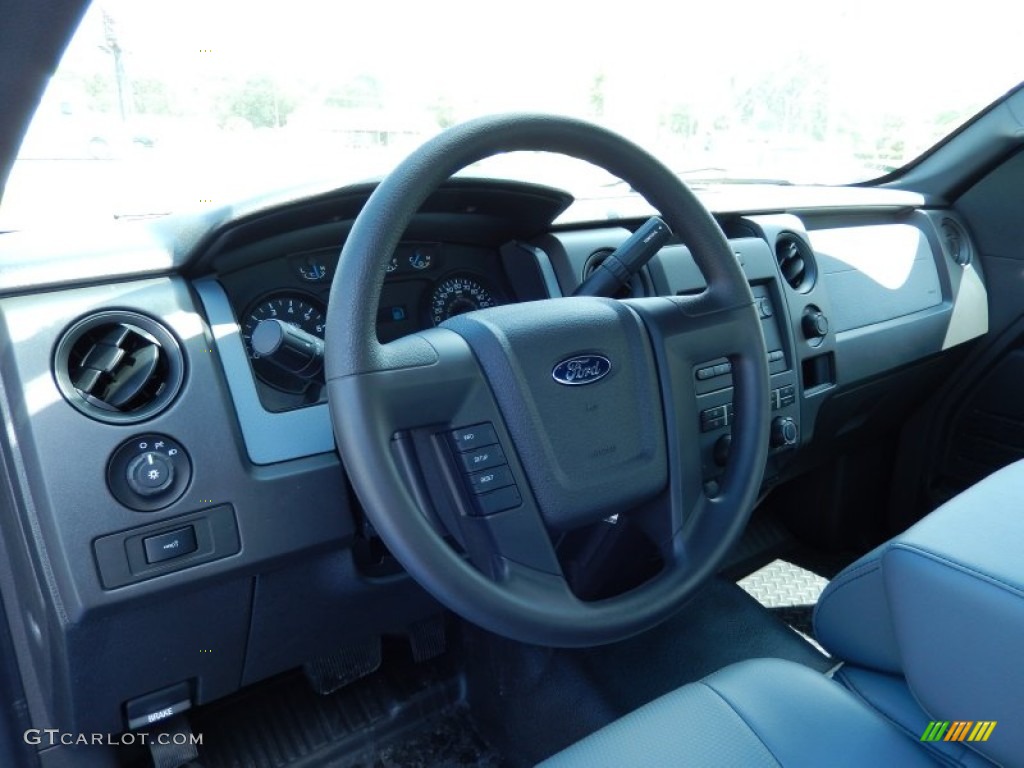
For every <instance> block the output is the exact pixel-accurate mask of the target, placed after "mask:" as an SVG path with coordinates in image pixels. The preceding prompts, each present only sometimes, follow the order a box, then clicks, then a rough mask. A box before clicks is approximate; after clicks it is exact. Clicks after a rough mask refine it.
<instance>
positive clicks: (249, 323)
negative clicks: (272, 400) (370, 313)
mask: <svg viewBox="0 0 1024 768" xmlns="http://www.w3.org/2000/svg"><path fill="white" fill-rule="evenodd" d="M272 319H277V320H281V321H283V322H286V323H290V324H292V325H294V326H296V327H298V328H301V329H302V330H304V331H305V332H306V333H311V334H313V335H314V336H319V337H320V338H321V339H322V338H323V337H324V327H325V325H326V323H327V320H326V318H325V317H324V307H323V304H321V303H320V302H319V301H317V300H316V299H314V298H313V297H312V296H306V295H305V294H302V293H277V294H273V295H271V296H267V297H266V298H263V299H261V300H260V301H258V302H256V304H254V305H253V306H252V307H251V308H250V309H249V310H248V311H247V312H246V313H245V316H244V317H243V318H242V339H243V340H244V341H245V351H246V352H247V353H248V354H249V358H250V359H251V360H252V368H253V371H255V373H256V375H257V376H259V377H260V378H261V379H262V380H263V381H265V382H266V383H267V384H270V385H271V386H273V387H276V388H277V389H280V390H283V391H285V392H303V391H305V389H306V388H307V386H308V385H309V382H308V381H306V380H303V379H301V378H299V377H297V376H294V375H292V374H290V373H288V372H287V371H285V370H283V369H282V368H279V367H278V366H276V365H274V364H273V363H271V362H269V361H267V360H261V359H260V356H259V355H258V354H256V353H255V352H254V351H253V349H252V333H253V331H255V330H256V326H258V325H259V324H260V323H261V322H263V321H264V320H272Z"/></svg>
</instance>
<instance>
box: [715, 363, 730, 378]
mask: <svg viewBox="0 0 1024 768" xmlns="http://www.w3.org/2000/svg"><path fill="white" fill-rule="evenodd" d="M727 373H732V363H719V364H718V365H716V366H715V376H725V374H727Z"/></svg>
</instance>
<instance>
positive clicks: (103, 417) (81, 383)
mask: <svg viewBox="0 0 1024 768" xmlns="http://www.w3.org/2000/svg"><path fill="white" fill-rule="evenodd" d="M54 368H55V375H56V378H57V383H58V385H59V386H60V389H61V392H62V393H63V394H64V397H65V398H66V399H67V400H68V402H70V403H71V404H72V405H73V406H75V407H76V408H77V409H78V410H80V411H82V412H83V413H85V414H87V415H89V416H92V417H93V418H95V419H98V420H99V421H107V422H116V423H132V422H137V421H142V420H143V419H146V418H149V417H150V416H153V415H155V414H156V413H158V412H159V411H160V410H162V409H163V408H164V407H165V406H166V405H168V404H169V403H170V400H171V399H172V398H173V397H174V395H175V394H177V391H178V388H179V387H180V385H181V383H182V380H183V373H184V360H183V359H182V356H181V351H180V349H179V347H178V344H177V342H176V341H175V340H174V337H173V336H171V335H170V333H169V332H168V331H167V330H166V329H165V328H164V327H163V326H162V325H160V324H158V323H156V322H155V321H153V320H151V319H150V318H147V317H145V316H143V315H137V314H135V313H129V312H104V313H99V314H96V315H93V316H91V317H87V318H85V319H84V320H80V321H79V322H78V323H76V324H75V325H74V326H73V327H72V328H70V329H69V330H68V331H67V333H65V335H64V337H63V338H62V340H61V342H60V344H59V345H58V348H57V355H56V359H55V361H54Z"/></svg>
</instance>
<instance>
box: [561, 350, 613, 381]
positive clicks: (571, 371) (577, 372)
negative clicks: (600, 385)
mask: <svg viewBox="0 0 1024 768" xmlns="http://www.w3.org/2000/svg"><path fill="white" fill-rule="evenodd" d="M611 370H612V361H611V360H609V359H608V358H607V357H602V356H601V355H577V356H576V357H570V358H568V359H566V360H563V361H562V362H560V363H559V364H558V365H556V366H555V368H554V370H552V371H551V378H553V379H554V380H555V381H557V382H558V383H559V384H565V385H567V386H570V387H578V386H580V385H582V384H593V383H594V382H595V381H600V380H601V379H603V378H604V377H605V376H607V375H608V374H609V373H611Z"/></svg>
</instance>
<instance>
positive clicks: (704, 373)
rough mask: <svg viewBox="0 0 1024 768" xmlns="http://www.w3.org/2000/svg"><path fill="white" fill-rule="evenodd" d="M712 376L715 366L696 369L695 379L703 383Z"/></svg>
mask: <svg viewBox="0 0 1024 768" xmlns="http://www.w3.org/2000/svg"><path fill="white" fill-rule="evenodd" d="M714 375H715V366H713V365H709V366H708V367H706V368H698V369H697V379H698V380H700V381H705V380H707V379H710V378H712V377H713V376H714Z"/></svg>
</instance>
